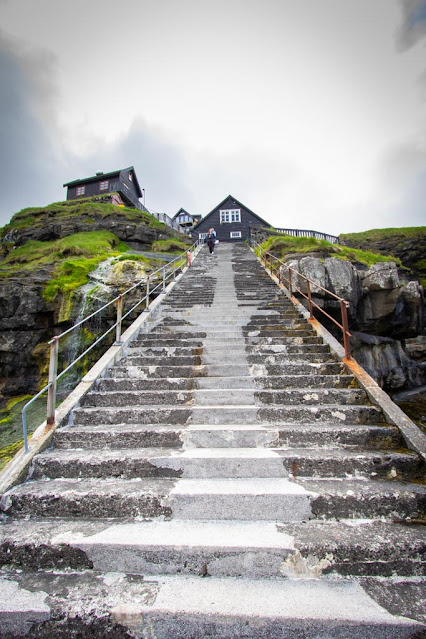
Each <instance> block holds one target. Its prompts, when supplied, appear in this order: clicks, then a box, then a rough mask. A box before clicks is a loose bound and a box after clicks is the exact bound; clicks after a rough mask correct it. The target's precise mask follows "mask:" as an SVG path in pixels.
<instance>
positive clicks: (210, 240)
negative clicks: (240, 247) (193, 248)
mask: <svg viewBox="0 0 426 639" xmlns="http://www.w3.org/2000/svg"><path fill="white" fill-rule="evenodd" d="M215 242H216V231H215V230H214V228H211V229H209V232H208V233H207V246H208V247H209V251H210V253H214V245H215Z"/></svg>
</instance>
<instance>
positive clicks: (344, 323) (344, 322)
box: [340, 300, 351, 359]
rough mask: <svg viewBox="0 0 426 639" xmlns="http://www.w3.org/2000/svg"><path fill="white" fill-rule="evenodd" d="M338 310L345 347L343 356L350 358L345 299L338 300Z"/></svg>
mask: <svg viewBox="0 0 426 639" xmlns="http://www.w3.org/2000/svg"><path fill="white" fill-rule="evenodd" d="M340 310H341V313H342V326H343V344H344V347H345V357H346V358H347V359H350V357H351V343H350V340H349V337H350V333H349V324H348V309H347V303H346V301H345V300H340Z"/></svg>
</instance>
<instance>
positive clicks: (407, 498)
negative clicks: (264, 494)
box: [297, 477, 426, 520]
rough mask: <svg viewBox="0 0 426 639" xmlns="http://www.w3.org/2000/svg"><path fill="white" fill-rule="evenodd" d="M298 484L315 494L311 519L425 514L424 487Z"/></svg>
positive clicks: (328, 482) (353, 481)
mask: <svg viewBox="0 0 426 639" xmlns="http://www.w3.org/2000/svg"><path fill="white" fill-rule="evenodd" d="M297 484H298V485H300V486H303V487H304V488H306V490H308V491H312V492H313V493H315V494H316V496H315V498H314V499H313V500H312V502H311V507H312V518H319V519H352V520H357V519H359V518H361V519H373V518H386V519H391V520H395V519H396V520H399V519H407V518H409V519H421V518H422V517H424V512H425V510H426V486H424V485H422V484H416V483H404V482H398V481H380V480H369V479H367V478H359V479H343V480H342V479H340V478H338V479H311V478H304V477H299V478H298V479H297Z"/></svg>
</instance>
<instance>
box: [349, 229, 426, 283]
mask: <svg viewBox="0 0 426 639" xmlns="http://www.w3.org/2000/svg"><path fill="white" fill-rule="evenodd" d="M339 239H340V241H341V242H343V243H344V244H345V245H346V246H347V247H351V248H356V249H361V250H364V251H373V252H375V253H379V254H381V255H386V254H391V255H395V257H397V258H399V259H400V260H401V262H402V264H403V265H404V266H406V267H407V268H409V269H410V270H411V271H412V272H413V274H414V275H415V276H416V277H417V278H418V279H419V281H420V282H421V284H422V285H423V287H426V250H425V246H426V226H414V227H402V228H389V229H372V230H370V231H364V232H363V233H342V235H340V236H339Z"/></svg>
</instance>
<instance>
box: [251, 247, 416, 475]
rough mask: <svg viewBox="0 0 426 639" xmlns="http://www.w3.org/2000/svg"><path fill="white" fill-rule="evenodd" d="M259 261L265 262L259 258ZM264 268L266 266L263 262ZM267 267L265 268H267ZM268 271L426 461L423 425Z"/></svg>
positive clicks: (391, 422) (412, 448)
mask: <svg viewBox="0 0 426 639" xmlns="http://www.w3.org/2000/svg"><path fill="white" fill-rule="evenodd" d="M257 259H258V261H259V263H260V264H262V262H261V261H260V260H259V258H257ZM262 266H263V267H264V265H263V264H262ZM264 268H265V267H264ZM265 271H266V273H268V275H269V276H270V277H271V279H272V280H273V281H274V282H275V283H276V284H277V286H278V287H279V288H280V289H281V290H282V291H283V293H284V294H285V295H286V296H287V297H288V298H289V300H290V301H291V302H292V304H293V305H294V306H295V308H296V309H297V310H298V311H299V312H300V313H301V314H302V315H303V317H304V318H305V319H306V320H308V322H309V324H310V325H311V326H312V328H313V329H314V331H315V332H316V334H317V335H318V336H319V337H322V339H323V340H324V342H325V343H326V344H328V345H329V347H330V349H331V351H332V353H334V355H336V356H337V357H338V359H339V360H340V361H341V362H342V363H343V364H344V365H345V366H346V368H347V369H348V371H349V373H351V374H352V375H353V376H354V377H355V379H356V380H357V382H358V383H359V385H360V387H361V388H362V389H363V390H364V391H365V392H366V393H367V395H368V398H369V399H370V401H371V403H372V404H375V405H376V406H378V407H379V408H380V409H381V410H382V411H383V414H384V416H385V417H386V419H387V420H388V422H389V423H390V424H393V425H394V426H396V427H397V428H398V429H399V430H400V431H401V434H402V436H403V438H404V441H405V443H406V445H407V447H408V448H410V449H411V450H414V451H415V452H416V453H418V454H419V455H420V457H421V458H422V459H423V461H424V462H425V463H426V435H424V434H423V433H422V431H421V430H420V428H419V427H418V426H417V425H416V424H415V423H414V422H413V421H412V420H411V419H410V418H409V417H408V416H407V415H406V414H405V413H404V412H403V411H402V410H401V409H400V408H399V406H397V405H396V404H395V402H393V401H392V399H391V398H390V397H389V395H388V394H387V393H386V392H385V391H384V390H382V389H381V388H380V386H379V385H378V384H377V382H376V381H375V380H374V379H373V378H372V377H371V376H370V375H369V374H368V373H367V371H366V370H365V369H364V368H362V366H361V365H360V364H358V362H357V361H356V360H355V359H354V358H353V357H350V358H349V359H348V358H347V357H346V356H345V349H344V348H343V346H342V345H341V344H340V342H339V341H338V340H337V339H336V338H335V337H333V335H332V334H331V333H330V332H329V331H328V330H327V329H326V328H325V326H323V325H322V324H321V323H320V322H319V321H318V320H316V319H310V316H309V311H308V310H307V309H306V308H305V307H304V306H303V304H301V303H300V302H299V301H298V300H297V299H296V298H295V297H293V296H292V295H291V294H290V291H289V290H288V289H287V288H286V287H285V286H284V285H283V284H282V283H280V282H279V281H278V278H277V277H275V276H274V275H271V274H270V272H269V271H268V270H267V269H266V268H265Z"/></svg>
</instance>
